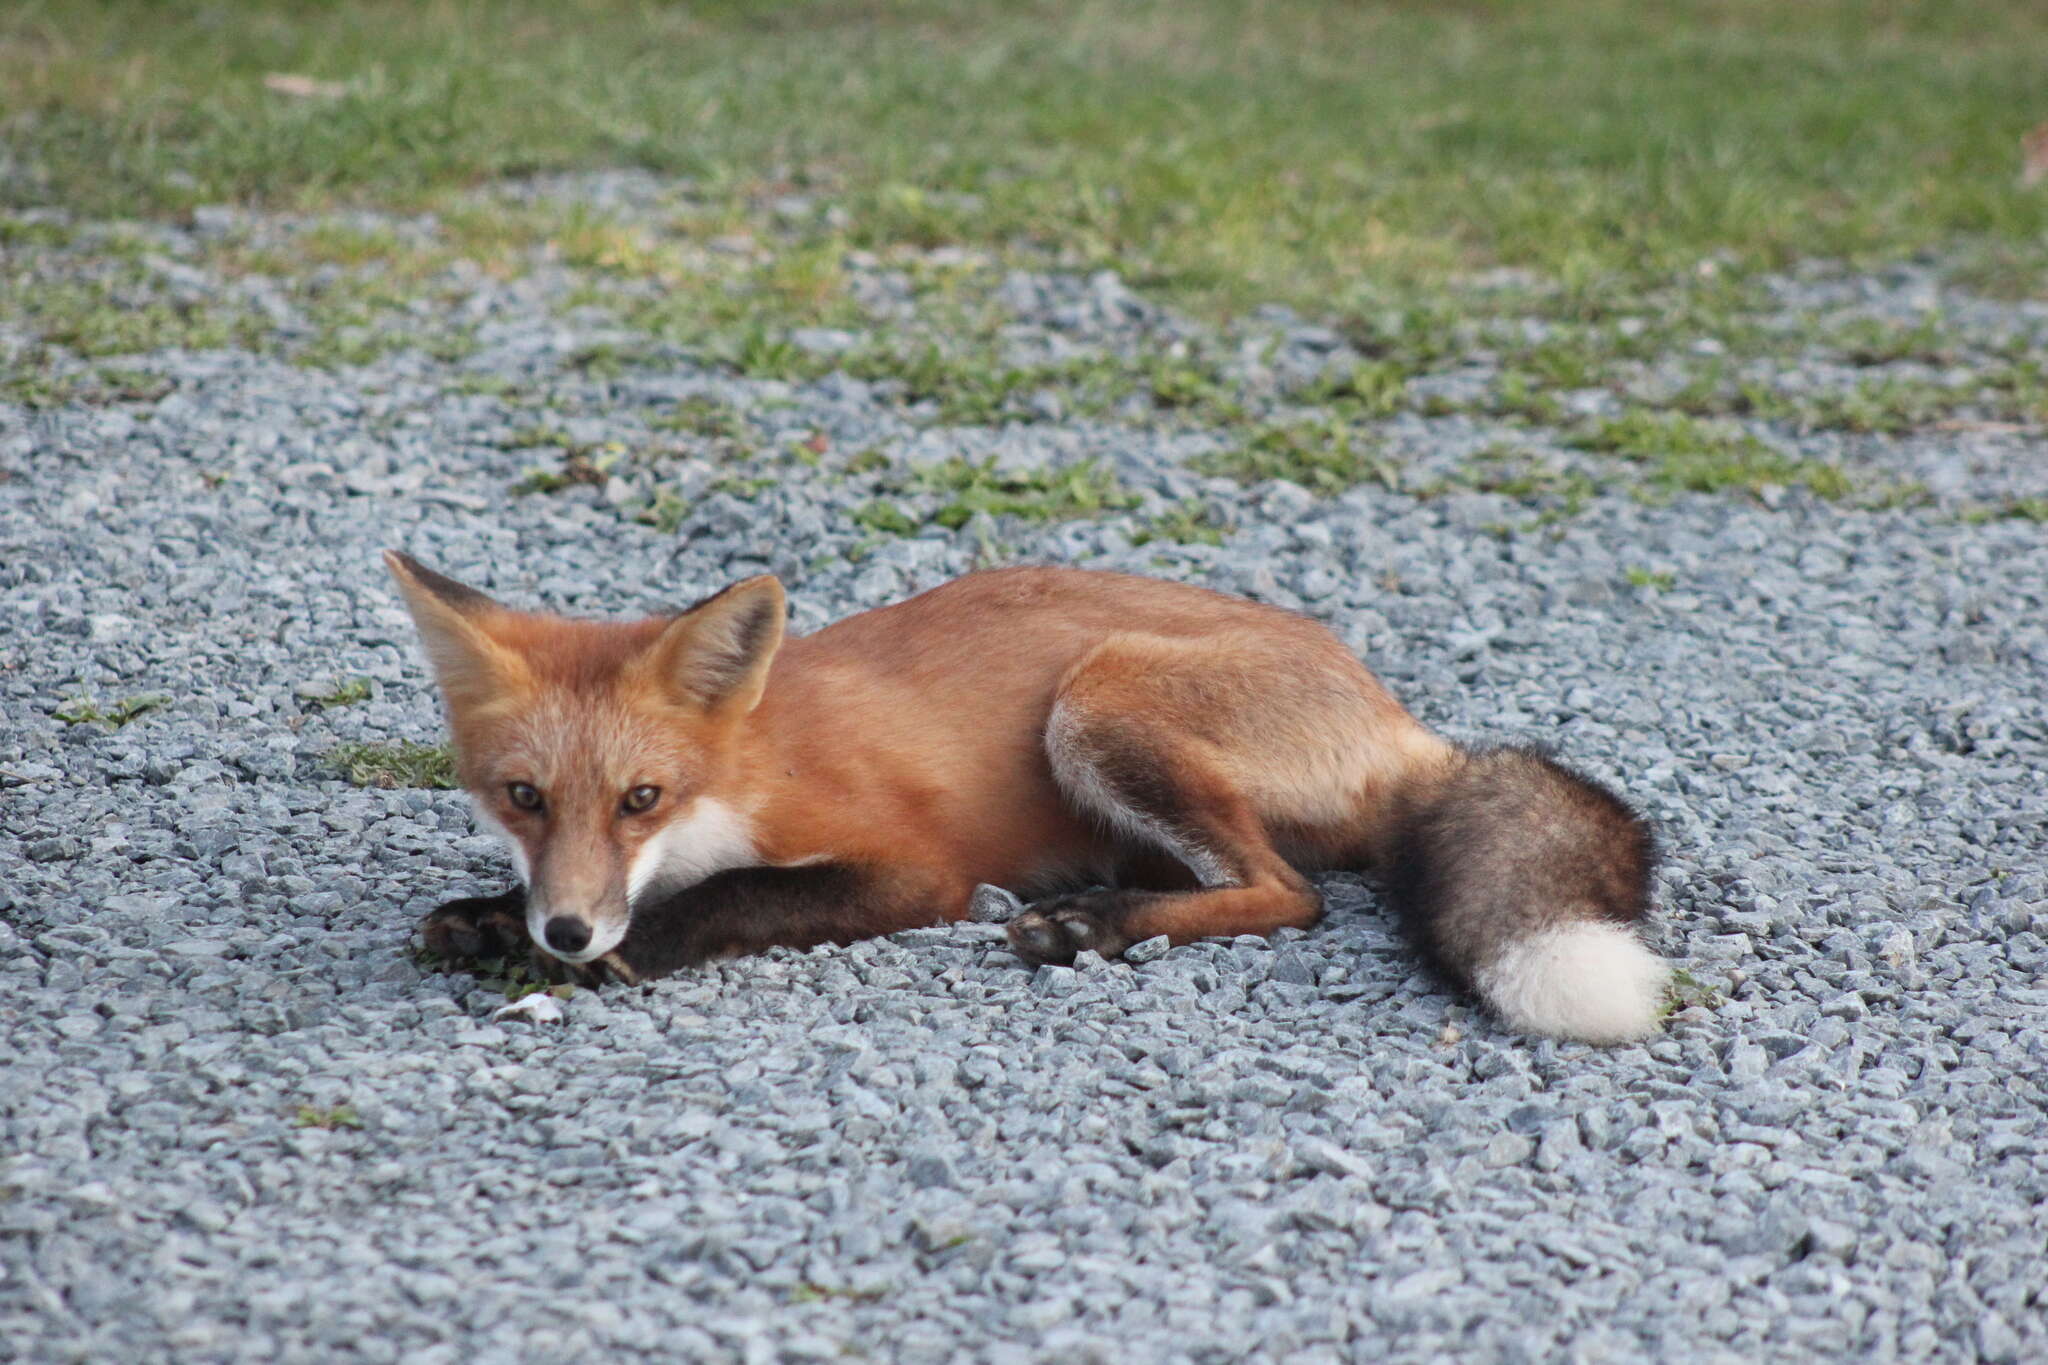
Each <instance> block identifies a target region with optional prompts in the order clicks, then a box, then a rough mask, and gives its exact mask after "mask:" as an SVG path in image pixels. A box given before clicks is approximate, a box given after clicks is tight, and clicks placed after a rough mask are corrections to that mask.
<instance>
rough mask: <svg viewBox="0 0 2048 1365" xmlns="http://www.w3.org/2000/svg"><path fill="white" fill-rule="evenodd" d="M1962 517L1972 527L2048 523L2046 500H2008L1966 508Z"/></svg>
mask: <svg viewBox="0 0 2048 1365" xmlns="http://www.w3.org/2000/svg"><path fill="white" fill-rule="evenodd" d="M1962 515H1963V520H1964V521H1967V522H1969V523H1970V524H1971V525H1973V526H1975V525H1982V524H1983V523H1985V522H1987V521H2048V498H2008V499H2006V500H2005V501H2004V502H1996V503H1987V504H1984V505H1981V506H1977V507H1971V508H1967V509H1965V510H1964V512H1963V514H1962Z"/></svg>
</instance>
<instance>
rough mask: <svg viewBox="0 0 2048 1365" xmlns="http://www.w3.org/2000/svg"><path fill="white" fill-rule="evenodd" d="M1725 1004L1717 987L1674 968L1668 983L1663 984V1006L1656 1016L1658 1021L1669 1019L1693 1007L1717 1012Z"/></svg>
mask: <svg viewBox="0 0 2048 1365" xmlns="http://www.w3.org/2000/svg"><path fill="white" fill-rule="evenodd" d="M1726 1003H1727V997H1725V996H1723V995H1722V994H1721V991H1720V988H1719V987H1717V986H1710V985H1708V984H1707V983H1705V982H1703V981H1701V980H1700V979H1699V978H1698V977H1696V976H1694V975H1693V974H1692V973H1691V972H1689V971H1687V970H1686V969H1685V968H1683V967H1676V968H1673V969H1672V972H1671V979H1670V981H1669V982H1667V983H1666V984H1665V987H1664V1004H1663V1007H1662V1008H1661V1009H1659V1010H1658V1012H1657V1015H1658V1018H1660V1019H1669V1018H1670V1017H1671V1016H1672V1015H1674V1014H1676V1013H1678V1012H1679V1011H1680V1010H1687V1009H1691V1008H1693V1007H1694V1006H1695V1005H1697V1006H1699V1007H1700V1008H1701V1009H1705V1010H1717V1009H1719V1008H1721V1006H1722V1005H1724V1004H1726Z"/></svg>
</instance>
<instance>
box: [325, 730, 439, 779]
mask: <svg viewBox="0 0 2048 1365" xmlns="http://www.w3.org/2000/svg"><path fill="white" fill-rule="evenodd" d="M327 763H328V765H329V766H330V767H332V768H333V769H334V770H335V771H337V772H339V773H340V774H341V775H342V776H343V777H345V778H347V779H348V780H349V781H350V782H353V783H354V784H355V785H356V786H358V787H426V788H431V789H435V790H441V791H450V790H453V789H454V787H455V786H456V781H455V753H454V750H452V749H450V748H449V747H448V746H447V745H445V744H420V743H417V742H415V741H413V740H409V739H402V740H397V741H394V742H392V743H388V744H363V743H350V744H337V745H336V746H335V747H334V748H333V749H331V750H329V751H328V753H327Z"/></svg>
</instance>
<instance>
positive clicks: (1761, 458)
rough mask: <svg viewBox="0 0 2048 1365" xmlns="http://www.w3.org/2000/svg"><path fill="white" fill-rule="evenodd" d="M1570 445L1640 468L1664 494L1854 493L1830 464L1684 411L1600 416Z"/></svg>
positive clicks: (1840, 495)
mask: <svg viewBox="0 0 2048 1365" xmlns="http://www.w3.org/2000/svg"><path fill="white" fill-rule="evenodd" d="M1576 444H1577V445H1578V446H1579V447H1580V448H1581V449H1584V450H1592V451H1598V452H1600V453H1602V454H1608V455H1616V456H1619V457H1621V458H1622V459H1625V460H1631V461H1634V462H1636V463H1638V464H1641V465H1643V466H1644V467H1645V468H1646V469H1647V470H1648V472H1649V476H1650V480H1651V482H1652V484H1653V485H1655V486H1657V487H1659V488H1661V489H1663V490H1664V491H1667V492H1669V491H1677V490H1684V491H1686V492H1691V493H1723V492H1729V491H1738V492H1745V493H1750V494H1756V495H1761V494H1762V493H1763V492H1764V490H1765V489H1767V488H1770V487H1784V486H1786V485H1789V484H1802V485H1804V486H1805V487H1807V488H1808V489H1810V490H1811V491H1812V492H1813V493H1814V495H1815V496H1817V497H1821V498H1825V499H1828V500H1829V501H1841V500H1843V499H1846V498H1848V497H1849V496H1850V495H1851V494H1852V493H1853V492H1855V486H1854V484H1853V483H1852V481H1851V479H1850V477H1849V475H1848V474H1846V473H1844V472H1843V471H1842V470H1841V469H1840V468H1839V467H1837V466H1835V465H1831V464H1825V463H1822V462H1821V461H1818V460H1800V459H1795V458H1793V457H1792V456H1789V455H1785V454H1783V453H1781V452H1779V451H1777V450H1774V449H1772V448H1771V447H1770V446H1768V445H1766V444H1764V443H1763V442H1762V441H1760V440H1758V439H1757V438H1756V437H1754V436H1752V435H1750V434H1749V433H1748V432H1745V431H1742V430H1740V429H1738V428H1735V427H1731V426H1727V425H1724V424H1722V423H1718V422H1710V421H1705V420H1702V419H1700V418H1697V417H1690V416H1687V415H1686V414H1684V413H1658V412H1651V411H1648V410H1646V409H1637V410H1634V411H1631V412H1628V413H1625V414H1623V415H1622V416H1620V417H1610V418H1604V419H1602V420H1601V421H1599V422H1598V423H1596V424H1594V426H1593V427H1592V428H1591V429H1590V430H1588V431H1586V432H1583V433H1581V434H1580V435H1579V436H1578V438H1577V440H1576Z"/></svg>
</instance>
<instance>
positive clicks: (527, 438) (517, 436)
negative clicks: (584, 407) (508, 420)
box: [498, 425, 576, 450]
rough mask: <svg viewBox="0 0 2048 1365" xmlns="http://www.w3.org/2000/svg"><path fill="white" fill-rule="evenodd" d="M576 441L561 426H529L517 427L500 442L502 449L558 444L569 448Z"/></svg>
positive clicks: (563, 447) (535, 448)
mask: <svg viewBox="0 0 2048 1365" xmlns="http://www.w3.org/2000/svg"><path fill="white" fill-rule="evenodd" d="M575 444H576V442H575V441H574V440H572V439H570V436H569V433H568V432H566V431H563V430H562V429H561V428H560V427H551V426H545V425H541V426H528V427H516V428H514V429H513V431H512V432H511V434H510V435H508V436H506V437H505V439H504V440H502V441H500V442H498V448H499V449H500V450H538V449H540V448H541V447H543V446H556V447H559V448H560V449H562V450H568V449H571V448H573V447H574V446H575Z"/></svg>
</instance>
